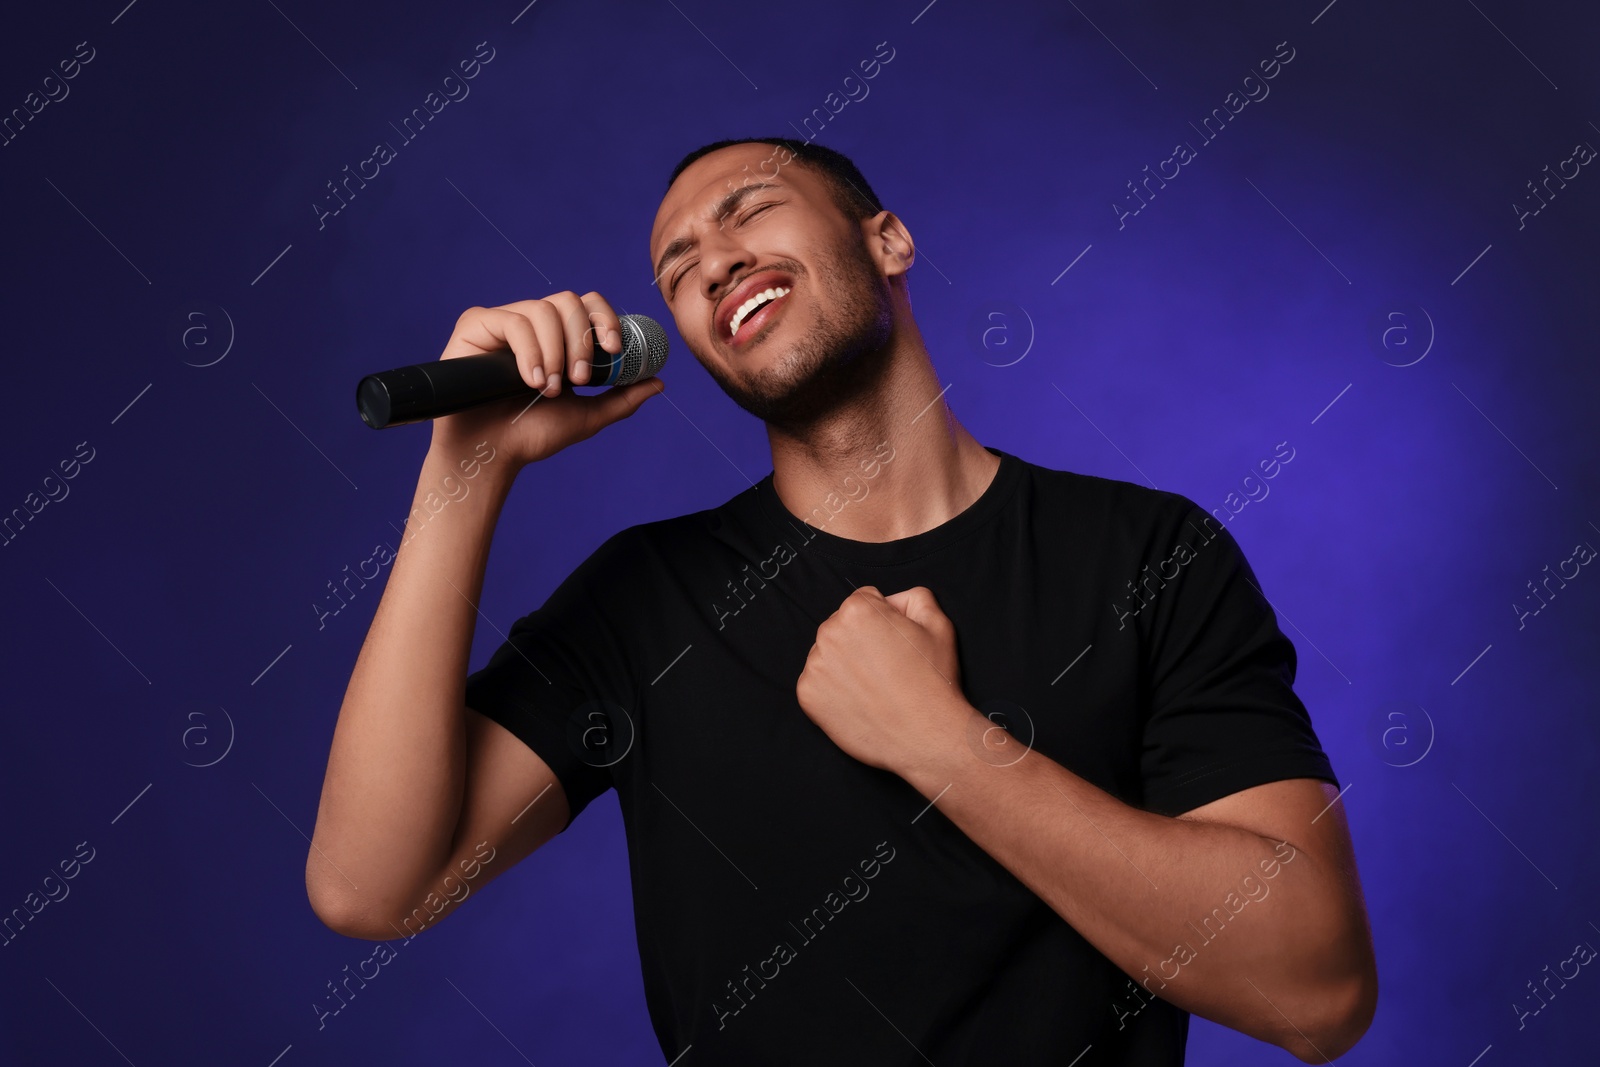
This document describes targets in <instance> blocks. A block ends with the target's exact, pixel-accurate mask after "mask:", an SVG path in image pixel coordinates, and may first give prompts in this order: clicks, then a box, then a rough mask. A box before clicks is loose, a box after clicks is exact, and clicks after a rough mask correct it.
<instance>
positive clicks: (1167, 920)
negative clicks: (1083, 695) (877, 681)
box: [902, 711, 1358, 1054]
mask: <svg viewBox="0 0 1600 1067" xmlns="http://www.w3.org/2000/svg"><path fill="white" fill-rule="evenodd" d="M972 716H973V718H971V719H969V722H970V723H972V724H973V725H974V726H975V727H976V729H974V730H972V731H970V732H969V733H968V735H967V738H955V737H952V738H949V739H948V740H947V741H946V742H945V743H944V744H942V745H938V746H933V747H932V751H931V754H930V756H929V757H928V758H927V759H926V760H925V761H924V762H923V763H922V765H921V766H919V767H918V768H917V769H916V770H914V771H910V772H906V773H903V775H902V776H903V777H905V778H906V779H907V780H908V781H909V782H910V783H911V784H912V785H913V786H915V787H916V788H917V789H918V791H919V792H921V793H922V794H923V795H924V796H926V797H928V798H929V799H930V800H932V799H934V798H935V797H937V798H938V800H937V806H938V808H939V810H940V811H941V812H942V813H943V814H944V815H945V816H946V817H948V818H949V819H950V820H951V821H952V822H954V823H955V824H956V825H957V826H958V827H960V829H961V830H962V831H963V832H964V833H965V834H966V835H967V836H968V837H970V838H971V839H972V840H973V842H974V843H976V844H977V845H978V846H979V847H981V848H982V849H984V851H985V852H987V853H988V854H989V855H991V856H993V857H994V858H995V859H996V860H997V861H998V862H999V863H1000V864H1001V865H1003V866H1004V867H1006V868H1007V869H1008V870H1009V871H1011V872H1012V873H1013V874H1014V875H1016V877H1017V878H1018V879H1019V880H1020V881H1022V882H1023V883H1024V884H1025V885H1027V886H1028V887H1029V888H1030V889H1031V890H1033V891H1034V893H1036V894H1037V895H1038V896H1039V897H1040V899H1042V900H1043V901H1045V903H1047V904H1048V905H1050V907H1051V908H1052V909H1053V910H1054V911H1056V913H1057V914H1059V915H1060V916H1061V917H1062V918H1063V919H1065V920H1066V921H1067V922H1068V923H1070V924H1071V925H1072V926H1073V927H1074V928H1075V929H1076V930H1077V931H1078V932H1079V933H1081V934H1082V935H1083V936H1084V937H1085V939H1087V940H1088V941H1089V942H1090V943H1091V944H1093V945H1094V946H1095V947H1096V948H1097V949H1099V950H1100V951H1101V952H1102V953H1103V954H1105V956H1106V957H1107V958H1109V959H1110V960H1111V961H1112V962H1113V963H1115V964H1116V965H1117V966H1118V967H1120V968H1121V969H1122V970H1123V971H1124V972H1126V973H1127V974H1129V975H1130V976H1132V977H1133V978H1134V980H1135V981H1136V982H1137V983H1139V985H1140V987H1141V988H1140V989H1139V990H1137V995H1134V996H1129V997H1126V998H1120V999H1119V1004H1117V1005H1111V1006H1110V1007H1111V1008H1112V1010H1115V1011H1118V1012H1119V1014H1120V1013H1121V1012H1123V1011H1127V1012H1136V1011H1137V1010H1139V1006H1140V1004H1141V1000H1144V1001H1147V1000H1148V999H1149V998H1150V996H1151V995H1159V996H1160V997H1162V998H1163V999H1165V1000H1167V1001H1169V1002H1171V1003H1173V1004H1175V1005H1177V1006H1179V1007H1181V1008H1183V1009H1185V1010H1187V1011H1190V1012H1193V1013H1195V1014H1198V1015H1202V1016H1204V1017H1206V1018H1209V1019H1212V1020H1214V1021H1216V1022H1219V1023H1221V1024H1223V1025H1226V1026H1229V1027H1232V1028H1234V1029H1237V1030H1240V1031H1243V1032H1245V1033H1248V1034H1251V1035H1252V1036H1255V1037H1258V1038H1260V1039H1262V1040H1267V1041H1272V1042H1273V1043H1276V1044H1286V1042H1289V1043H1296V1042H1295V1036H1296V1035H1295V1034H1293V1033H1292V1032H1287V1031H1292V1030H1293V1026H1291V1025H1290V1024H1289V1023H1288V1022H1287V1020H1298V1021H1299V1022H1300V1023H1302V1024H1304V1028H1306V1029H1310V1030H1312V1031H1313V1032H1315V1027H1314V1026H1312V1025H1311V1023H1310V1022H1309V1020H1312V1019H1317V1018H1325V1017H1326V1016H1327V1009H1328V1004H1327V1001H1328V998H1329V997H1330V996H1336V995H1341V993H1342V991H1343V990H1345V989H1347V988H1349V987H1350V973H1351V969H1352V968H1354V967H1355V966H1357V965H1358V961H1356V960H1355V959H1354V958H1353V956H1352V954H1351V952H1350V951H1349V950H1348V946H1349V945H1351V944H1355V943H1357V942H1358V938H1357V937H1356V936H1355V935H1356V934H1357V931H1355V930H1353V929H1351V928H1350V923H1351V918H1352V917H1351V915H1350V913H1349V911H1348V910H1347V909H1346V908H1345V907H1343V906H1342V903H1341V902H1340V901H1338V900H1336V899H1333V897H1332V896H1331V895H1330V894H1329V892H1328V891H1327V888H1326V887H1327V886H1329V885H1332V884H1335V883H1336V881H1337V879H1335V878H1333V877H1330V874H1331V872H1329V871H1328V870H1326V865H1327V864H1328V863H1329V862H1331V859H1330V858H1329V857H1323V856H1319V855H1315V854H1312V853H1310V852H1307V851H1306V850H1305V849H1304V848H1301V847H1297V842H1295V841H1293V840H1290V841H1288V842H1286V843H1280V842H1277V841H1274V840H1272V839H1269V838H1266V837H1263V836H1261V835H1258V834H1256V833H1252V832H1250V831H1248V830H1244V829H1240V828H1238V827H1233V826H1226V825H1220V824H1217V823H1209V822H1200V821H1190V820H1185V819H1174V818H1168V817H1166V816H1162V815H1156V814H1152V813H1150V812H1145V811H1140V810H1139V809H1137V808H1134V807H1131V806H1129V805H1127V804H1124V803H1123V802H1121V801H1120V800H1118V799H1116V798H1115V797H1113V796H1111V795H1110V794H1108V793H1106V792H1104V791H1103V790H1100V789H1098V788H1096V787H1095V786H1093V785H1091V784H1090V783H1089V782H1087V781H1085V780H1084V779H1082V778H1080V777H1078V776H1077V775H1074V774H1072V773H1071V772H1070V771H1068V770H1066V769H1065V768H1063V767H1061V766H1060V765H1059V764H1057V763H1054V762H1053V761H1051V760H1049V759H1048V758H1046V757H1044V756H1042V755H1041V754H1040V753H1038V752H1027V753H1026V754H1025V755H1024V756H1023V757H1022V758H1021V759H1018V758H1017V754H1018V751H1019V742H1017V741H1015V740H1009V741H1007V740H1006V739H1005V736H1004V735H1001V734H999V733H998V731H989V732H988V733H987V735H986V736H987V738H988V743H987V744H986V743H984V742H981V741H979V742H974V743H975V744H976V748H974V747H973V744H969V741H968V739H969V738H971V739H975V738H977V737H978V736H979V735H981V734H983V733H984V730H983V728H984V727H987V726H988V725H989V724H988V723H987V722H986V721H985V720H983V718H982V717H981V715H979V714H978V713H977V712H976V711H973V712H972ZM997 741H998V742H1003V744H1002V745H1000V746H998V747H995V746H994V742H997ZM1224 935H1225V936H1224ZM1130 992H1132V991H1130ZM1124 1002H1125V1003H1124ZM1286 1017H1287V1018H1286ZM1286 1047H1288V1045H1287V1044H1286ZM1299 1051H1300V1050H1299V1049H1296V1054H1299Z"/></svg>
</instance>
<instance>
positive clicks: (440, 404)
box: [356, 316, 640, 430]
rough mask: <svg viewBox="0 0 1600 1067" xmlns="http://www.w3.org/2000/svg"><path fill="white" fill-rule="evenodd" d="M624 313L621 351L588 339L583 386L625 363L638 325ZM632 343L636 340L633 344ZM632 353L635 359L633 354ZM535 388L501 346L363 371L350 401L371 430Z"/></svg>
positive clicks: (611, 377)
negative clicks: (590, 348)
mask: <svg viewBox="0 0 1600 1067" xmlns="http://www.w3.org/2000/svg"><path fill="white" fill-rule="evenodd" d="M628 318H629V316H623V320H624V321H623V335H622V336H623V349H622V351H621V352H618V353H617V354H616V355H612V354H611V353H610V352H607V351H606V350H605V349H603V348H601V347H600V342H599V341H598V340H596V341H595V342H594V355H593V356H592V357H591V358H590V361H589V380H588V381H587V382H584V383H583V384H584V385H585V386H607V385H612V384H615V382H616V381H617V379H618V377H619V372H621V371H622V370H624V369H626V368H625V364H626V363H627V362H628V359H627V357H628V355H629V352H628V343H629V342H630V341H632V337H631V336H630V334H629V329H630V328H632V329H633V330H634V331H637V329H638V328H637V326H635V325H634V324H633V323H631V322H628V321H627V319H628ZM638 347H640V346H639V345H637V344H636V345H635V348H636V349H637V348H638ZM634 358H635V361H637V359H638V357H637V355H636V356H635V357H634ZM563 384H565V385H566V386H568V387H569V388H570V387H571V385H572V383H571V382H565V383H563ZM538 393H539V390H537V389H534V388H532V387H530V386H529V385H528V383H526V382H524V381H523V380H522V372H521V371H519V370H518V369H517V355H516V353H515V352H512V351H511V350H510V349H502V350H500V351H498V352H486V353H483V354H482V355H477V356H463V357H461V358H459V359H443V360H434V361H433V362H431V363H418V364H415V365H413V366H410V367H396V368H395V369H394V370H386V371H380V372H379V373H377V374H369V375H367V376H366V377H365V378H363V379H361V382H360V384H358V385H357V386H356V407H357V408H358V409H359V410H360V412H361V421H362V422H364V423H366V424H367V425H368V426H370V427H372V428H373V429H374V430H383V429H387V428H389V427H391V426H405V425H408V424H410V423H413V422H424V421H427V420H429V419H437V418H440V417H442V416H444V415H453V414H455V413H456V412H458V411H465V410H466V409H467V408H472V407H477V406H478V405H479V404H489V403H493V402H494V401H496V400H506V399H511V398H526V399H528V400H532V399H533V398H534V396H536V395H537V394H538Z"/></svg>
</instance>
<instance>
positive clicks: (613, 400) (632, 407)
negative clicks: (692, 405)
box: [590, 378, 667, 430]
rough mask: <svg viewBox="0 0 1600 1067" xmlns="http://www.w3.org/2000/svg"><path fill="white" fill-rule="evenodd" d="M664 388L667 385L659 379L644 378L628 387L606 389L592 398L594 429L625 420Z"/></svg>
mask: <svg viewBox="0 0 1600 1067" xmlns="http://www.w3.org/2000/svg"><path fill="white" fill-rule="evenodd" d="M666 387H667V383H666V382H663V381H662V380H661V379H660V378H646V379H644V380H643V381H640V382H633V383H632V384H630V385H618V386H613V387H612V388H610V389H607V390H606V391H605V392H603V393H601V394H600V395H599V396H597V397H595V398H594V401H593V404H592V406H591V409H590V410H591V412H592V414H591V415H590V417H591V418H592V419H593V420H594V426H595V429H596V430H598V429H601V428H602V427H605V426H609V425H611V424H612V423H613V422H617V421H618V420H620V419H625V418H627V417H628V416H629V415H632V414H633V413H634V412H635V411H638V410H639V408H640V407H642V406H643V405H644V402H645V401H646V400H648V399H650V398H651V397H653V396H655V395H656V394H657V393H659V392H662V391H664V390H665V389H666Z"/></svg>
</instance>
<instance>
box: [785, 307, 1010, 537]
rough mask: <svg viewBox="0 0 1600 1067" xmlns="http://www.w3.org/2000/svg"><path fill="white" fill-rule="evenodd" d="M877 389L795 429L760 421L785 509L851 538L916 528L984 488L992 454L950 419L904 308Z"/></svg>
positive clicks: (966, 503)
mask: <svg viewBox="0 0 1600 1067" xmlns="http://www.w3.org/2000/svg"><path fill="white" fill-rule="evenodd" d="M879 358H883V359H885V360H886V361H887V362H886V365H885V367H884V369H883V373H882V375H881V376H880V377H879V378H878V379H877V382H876V384H875V387H874V388H873V389H872V390H871V391H870V392H869V393H867V394H865V395H863V396H861V397H860V398H859V399H857V400H855V401H852V402H851V403H850V404H848V405H845V406H843V407H841V408H839V409H838V410H836V411H832V412H829V413H828V415H827V416H825V417H824V418H821V419H819V420H817V421H816V422H815V423H813V424H811V425H809V426H807V427H805V428H804V429H803V430H784V429H779V428H777V427H774V426H772V425H771V424H770V423H769V424H768V425H767V441H768V443H769V444H770V446H771V448H772V486H773V489H774V490H775V491H776V492H777V494H778V499H780V500H781V501H783V505H784V507H785V508H787V509H788V510H789V511H790V512H791V513H792V514H794V515H797V516H799V517H801V518H802V519H804V520H805V521H806V522H807V523H808V524H809V525H812V526H816V527H820V528H824V529H826V530H827V531H828V532H829V533H831V534H835V535H837V536H839V537H843V538H846V539H848V540H852V541H874V542H881V541H895V540H899V539H900V538H903V537H911V536H913V535H915V534H919V533H923V532H926V531H928V530H931V529H933V528H934V527H936V526H939V525H942V524H943V523H946V522H948V521H949V520H950V519H952V518H954V517H955V516H956V515H959V514H960V513H961V512H962V511H964V510H966V509H967V508H968V507H970V506H971V505H972V503H973V502H974V501H975V500H977V499H978V497H980V496H982V495H983V491H984V490H985V489H987V488H988V486H989V483H990V482H991V481H992V480H993V478H994V475H995V472H996V471H997V470H998V469H999V466H1000V460H999V458H998V457H997V456H995V455H994V454H993V453H991V452H989V451H988V450H987V449H985V448H984V447H983V446H982V445H981V444H979V443H978V441H977V440H976V439H975V438H974V437H973V436H972V435H971V434H970V433H968V432H967V431H966V429H965V428H964V427H963V426H962V425H961V424H960V423H959V422H957V421H956V417H955V415H954V414H952V413H951V411H950V408H949V406H948V405H947V404H946V403H945V400H944V395H943V389H944V387H943V386H941V385H940V384H939V376H938V375H937V374H936V373H935V372H934V369H933V363H932V361H931V360H930V359H929V357H928V350H927V347H926V346H925V345H924V344H923V342H922V337H921V334H920V333H919V332H918V331H917V328H916V325H915V323H913V322H911V321H910V319H909V316H907V317H905V318H902V319H901V321H900V322H899V323H898V324H897V325H896V327H895V330H894V332H893V334H892V335H891V337H890V340H889V345H888V350H887V351H886V352H884V353H881V354H880V357H879Z"/></svg>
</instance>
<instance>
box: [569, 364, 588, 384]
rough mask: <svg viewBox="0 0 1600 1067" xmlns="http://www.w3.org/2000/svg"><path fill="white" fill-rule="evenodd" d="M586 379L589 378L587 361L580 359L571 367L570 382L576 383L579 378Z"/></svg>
mask: <svg viewBox="0 0 1600 1067" xmlns="http://www.w3.org/2000/svg"><path fill="white" fill-rule="evenodd" d="M587 377H589V361H588V360H586V359H580V360H578V362H576V363H574V364H573V365H572V380H573V381H577V380H578V379H579V378H587Z"/></svg>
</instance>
